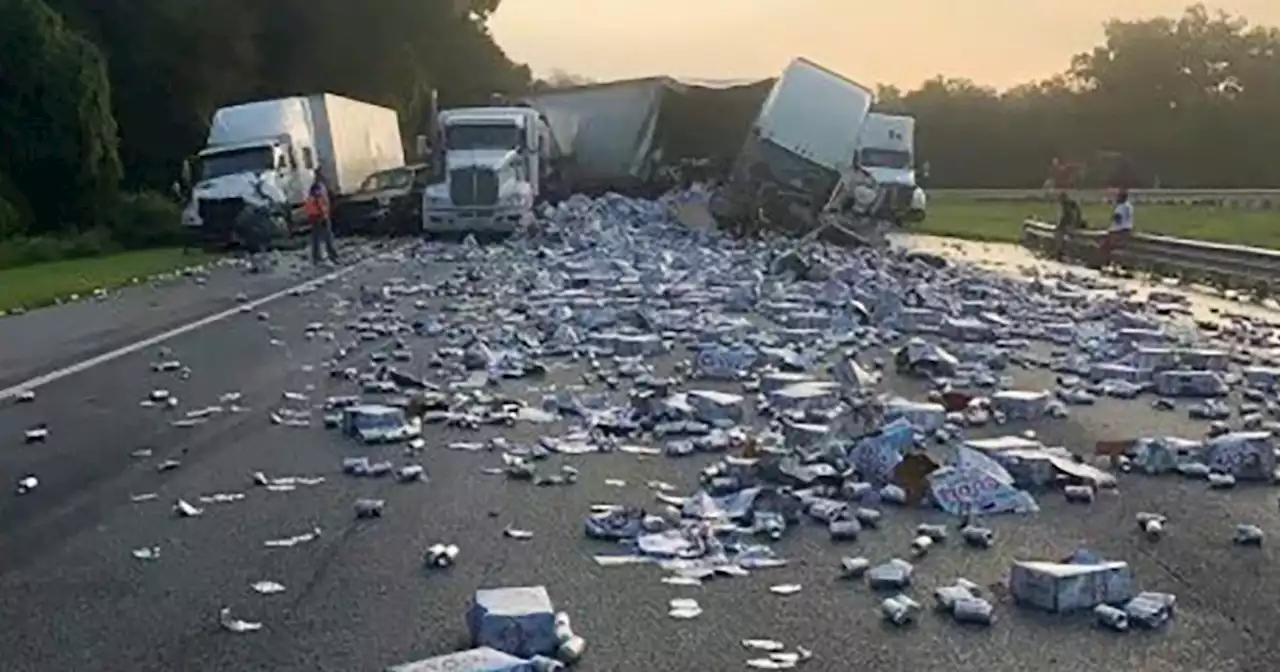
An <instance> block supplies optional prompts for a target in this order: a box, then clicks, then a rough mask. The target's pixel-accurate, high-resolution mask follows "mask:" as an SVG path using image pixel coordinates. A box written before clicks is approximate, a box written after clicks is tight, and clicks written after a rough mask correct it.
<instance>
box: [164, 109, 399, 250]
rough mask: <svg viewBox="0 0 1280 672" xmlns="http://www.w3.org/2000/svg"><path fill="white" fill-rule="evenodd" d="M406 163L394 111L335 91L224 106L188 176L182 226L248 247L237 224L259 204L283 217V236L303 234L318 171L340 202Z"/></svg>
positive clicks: (210, 240)
mask: <svg viewBox="0 0 1280 672" xmlns="http://www.w3.org/2000/svg"><path fill="white" fill-rule="evenodd" d="M404 164H405V157H404V145H403V143H402V141H401V138H400V122H399V118H398V115H397V114H396V111H395V110H392V109H388V108H385V107H380V106H378V105H373V104H370V103H365V102H361V101H358V100H352V99H350V98H344V97H342V96H337V95H334V94H330V93H321V94H314V95H308V96H291V97H286V98H277V99H272V100H260V101H253V102H248V103H242V104H239V105H232V106H228V107H223V108H220V109H219V110H217V111H216V112H214V114H213V119H212V121H211V123H210V125H209V135H208V139H207V141H206V142H205V146H204V148H203V149H202V150H200V152H199V153H198V154H197V155H196V157H195V159H194V163H193V164H192V165H190V168H189V170H188V172H189V173H191V175H192V179H193V181H194V184H193V185H191V188H190V189H191V191H190V200H189V202H188V204H187V206H186V208H185V209H184V211H183V217H182V219H183V223H184V224H185V225H186V226H187V227H189V228H191V229H193V230H195V231H196V232H197V233H198V236H199V237H200V238H201V239H202V240H203V241H204V242H205V243H206V244H210V245H217V246H223V245H235V244H237V243H243V242H245V241H243V240H241V238H242V237H243V235H244V232H243V231H241V230H240V229H241V227H240V225H239V224H238V223H237V222H238V219H239V217H240V214H241V212H242V211H244V209H245V208H246V207H247V206H248V205H250V204H253V205H256V206H257V207H264V206H266V207H269V208H270V209H273V210H275V211H278V212H280V213H282V216H281V221H282V222H283V224H282V226H283V227H284V228H285V229H286V230H285V231H281V232H279V233H280V234H281V235H290V234H294V233H299V232H303V231H305V230H306V229H307V218H306V216H305V215H304V214H303V212H302V206H303V203H304V201H305V200H306V197H307V193H308V190H309V189H310V187H311V183H312V181H313V180H314V177H315V172H316V170H317V169H319V170H320V171H321V172H322V174H323V175H324V177H325V178H326V182H327V184H328V187H329V192H330V197H331V199H333V200H334V201H335V202H339V201H340V200H341V199H342V198H343V197H344V196H345V195H348V194H351V193H354V192H356V191H357V190H358V189H359V188H360V185H361V183H363V182H364V180H365V178H367V177H368V176H369V175H371V174H373V173H375V172H378V171H382V170H388V169H391V168H398V167H402V166H404Z"/></svg>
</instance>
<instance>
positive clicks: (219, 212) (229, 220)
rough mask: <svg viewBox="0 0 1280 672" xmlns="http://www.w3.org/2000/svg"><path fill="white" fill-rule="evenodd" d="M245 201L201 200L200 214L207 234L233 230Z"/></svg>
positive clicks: (234, 199) (228, 199) (225, 199)
mask: <svg viewBox="0 0 1280 672" xmlns="http://www.w3.org/2000/svg"><path fill="white" fill-rule="evenodd" d="M243 208H244V201H242V200H240V199H238V198H217V199H203V198H202V199H200V203H199V205H198V212H199V213H200V220H201V221H202V222H203V223H204V226H205V230H206V231H207V232H214V231H218V232H221V231H227V230H230V229H231V228H232V225H233V224H234V223H235V221H236V217H237V216H238V215H239V214H240V210H242V209H243Z"/></svg>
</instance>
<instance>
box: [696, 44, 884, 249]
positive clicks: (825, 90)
mask: <svg viewBox="0 0 1280 672" xmlns="http://www.w3.org/2000/svg"><path fill="white" fill-rule="evenodd" d="M873 97H874V96H873V94H872V92H871V90H870V89H869V88H867V87H865V86H863V85H861V84H859V83H857V82H854V81H852V80H850V79H847V78H845V77H843V76H841V75H839V74H837V73H835V72H832V71H831V70H827V69H826V68H824V67H822V66H820V65H818V64H817V63H814V62H812V61H809V60H807V59H803V58H797V59H795V60H794V61H792V62H791V64H790V65H789V66H788V67H787V69H786V70H785V71H783V73H782V76H781V77H779V78H778V81H777V82H775V83H774V85H773V89H772V90H771V91H770V92H769V95H768V97H767V98H765V101H764V104H763V105H762V106H761V108H760V113H759V114H758V115H757V116H756V120H755V123H754V124H752V127H751V130H750V131H749V133H748V135H747V139H746V143H745V144H744V146H743V148H742V151H741V152H740V153H739V154H738V158H737V160H736V161H735V163H734V167H733V170H732V172H731V173H730V175H729V179H728V181H727V184H726V185H725V187H724V188H722V189H720V190H719V191H718V192H717V194H716V196H715V197H714V198H713V200H712V211H713V213H715V215H716V216H717V217H718V218H722V219H725V220H729V221H750V222H756V221H757V220H758V219H760V217H761V215H764V217H765V218H767V219H768V220H769V224H770V225H771V226H773V227H774V228H778V229H782V230H786V231H791V232H795V233H803V232H807V231H810V230H812V229H813V228H814V227H815V226H816V225H817V223H818V215H819V214H820V213H821V211H822V209H823V207H824V206H825V205H826V204H827V201H828V200H829V199H830V197H831V194H832V192H833V191H834V190H835V188H836V185H837V184H838V183H839V182H840V179H841V176H842V175H843V174H844V173H845V172H847V171H848V170H850V168H851V167H852V166H853V165H854V159H855V157H856V154H857V151H858V137H859V135H860V133H861V131H862V126H863V123H864V122H865V121H866V118H867V114H868V113H869V112H870V110H871V102H872V99H873ZM753 226H754V224H753Z"/></svg>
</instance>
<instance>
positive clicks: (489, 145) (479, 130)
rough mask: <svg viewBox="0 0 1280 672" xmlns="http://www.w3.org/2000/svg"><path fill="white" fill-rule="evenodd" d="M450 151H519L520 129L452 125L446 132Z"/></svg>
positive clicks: (498, 125) (484, 125)
mask: <svg viewBox="0 0 1280 672" xmlns="http://www.w3.org/2000/svg"><path fill="white" fill-rule="evenodd" d="M444 144H445V147H447V148H448V149H456V150H468V149H518V148H519V147H520V128H519V127H518V126H511V125H502V124H474V125H467V124H450V125H449V127H448V128H447V129H446V130H445V135H444Z"/></svg>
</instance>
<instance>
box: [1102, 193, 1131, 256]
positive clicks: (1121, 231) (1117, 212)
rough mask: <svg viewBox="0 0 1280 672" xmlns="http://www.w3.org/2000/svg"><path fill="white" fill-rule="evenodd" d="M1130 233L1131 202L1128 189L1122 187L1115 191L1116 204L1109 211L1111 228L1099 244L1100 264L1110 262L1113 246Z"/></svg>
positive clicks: (1121, 242) (1120, 242)
mask: <svg viewBox="0 0 1280 672" xmlns="http://www.w3.org/2000/svg"><path fill="white" fill-rule="evenodd" d="M1132 235H1133V203H1132V202H1131V201H1130V200H1129V190H1128V189H1123V188H1122V189H1120V190H1119V191H1117V192H1116V205H1115V208H1114V209H1113V210H1112V211H1111V230H1110V231H1107V233H1106V235H1105V236H1103V238H1102V241H1101V243H1100V244H1099V252H1101V256H1102V260H1101V264H1102V266H1104V267H1105V266H1109V265H1110V264H1111V255H1112V254H1113V253H1114V252H1115V248H1116V247H1117V246H1118V245H1121V244H1123V243H1124V241H1126V240H1128V239H1129V237H1130V236H1132Z"/></svg>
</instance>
